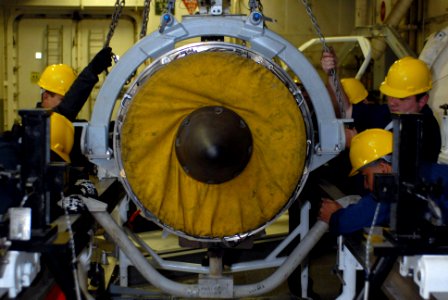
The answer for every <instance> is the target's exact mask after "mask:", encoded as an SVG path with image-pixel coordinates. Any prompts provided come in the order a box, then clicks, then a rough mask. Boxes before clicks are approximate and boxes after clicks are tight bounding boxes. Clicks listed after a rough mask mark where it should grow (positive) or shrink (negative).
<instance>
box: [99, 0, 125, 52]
mask: <svg viewBox="0 0 448 300" xmlns="http://www.w3.org/2000/svg"><path fill="white" fill-rule="evenodd" d="M124 5H125V0H116V1H115V10H114V13H113V14H112V22H111V23H110V26H109V32H108V33H107V38H106V42H105V43H104V47H109V44H110V40H111V39H112V36H113V35H114V32H115V28H116V27H117V24H118V20H119V19H120V16H121V12H122V11H123V7H124Z"/></svg>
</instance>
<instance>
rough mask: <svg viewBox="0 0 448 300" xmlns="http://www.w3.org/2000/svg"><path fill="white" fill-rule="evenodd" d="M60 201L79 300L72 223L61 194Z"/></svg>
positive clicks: (78, 299)
mask: <svg viewBox="0 0 448 300" xmlns="http://www.w3.org/2000/svg"><path fill="white" fill-rule="evenodd" d="M61 199H62V207H63V208H64V215H65V223H66V225H67V231H68V236H69V247H70V252H71V256H72V261H71V263H72V272H73V280H74V284H75V292H76V299H77V300H81V299H82V298H81V293H80V286H79V279H78V271H77V270H78V268H77V264H78V259H77V258H76V247H75V237H74V234H73V229H72V222H71V220H70V215H69V213H68V210H67V206H66V205H64V202H63V201H64V199H65V196H64V194H61Z"/></svg>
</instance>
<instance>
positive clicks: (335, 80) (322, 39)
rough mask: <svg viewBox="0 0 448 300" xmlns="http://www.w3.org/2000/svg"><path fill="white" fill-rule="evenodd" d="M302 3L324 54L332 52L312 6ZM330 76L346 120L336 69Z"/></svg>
mask: <svg viewBox="0 0 448 300" xmlns="http://www.w3.org/2000/svg"><path fill="white" fill-rule="evenodd" d="M302 3H303V5H304V6H305V10H306V13H307V14H308V16H309V17H310V20H311V23H312V24H313V27H314V30H315V31H316V34H317V36H318V37H319V40H320V42H321V43H322V48H323V50H324V52H331V51H332V50H331V49H330V47H328V45H327V43H326V41H325V37H324V35H323V33H322V30H321V29H320V26H319V24H318V23H317V19H316V17H315V16H314V14H313V11H312V9H311V5H310V4H309V3H308V0H302ZM329 75H330V77H331V79H332V82H333V85H334V88H335V94H336V100H337V101H338V106H339V113H340V117H341V118H342V119H345V107H344V103H343V101H342V91H341V83H340V81H339V77H338V76H337V74H336V69H331V70H330V74H329Z"/></svg>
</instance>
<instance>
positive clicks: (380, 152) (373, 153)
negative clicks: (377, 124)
mask: <svg viewBox="0 0 448 300" xmlns="http://www.w3.org/2000/svg"><path fill="white" fill-rule="evenodd" d="M390 153H392V132H390V131H388V130H384V129H379V128H375V129H367V130H364V131H363V132H361V133H359V134H357V135H355V137H354V138H353V139H352V143H351V146H350V162H351V164H352V171H351V172H350V174H349V176H353V175H356V174H357V173H358V172H359V169H361V168H362V167H364V166H366V165H368V164H369V163H371V162H373V161H375V160H377V159H380V158H381V157H383V156H385V155H388V154H390Z"/></svg>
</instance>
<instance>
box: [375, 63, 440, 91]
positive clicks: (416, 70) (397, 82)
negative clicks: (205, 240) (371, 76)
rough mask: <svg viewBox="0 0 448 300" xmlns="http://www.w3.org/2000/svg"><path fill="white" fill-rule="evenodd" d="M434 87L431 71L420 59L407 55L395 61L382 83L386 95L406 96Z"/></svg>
mask: <svg viewBox="0 0 448 300" xmlns="http://www.w3.org/2000/svg"><path fill="white" fill-rule="evenodd" d="M431 88H432V80H431V71H430V70H429V67H428V66H427V65H426V64H425V63H424V62H423V61H422V60H420V59H417V58H413V57H410V56H406V57H404V58H402V59H399V60H397V61H395V62H394V63H393V64H392V66H391V67H390V68H389V71H388V72H387V75H386V78H385V79H384V81H383V82H382V83H381V85H380V91H381V93H383V94H384V95H386V96H390V97H394V98H406V97H409V96H413V95H418V94H420V93H424V92H426V91H429V90H430V89H431Z"/></svg>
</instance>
